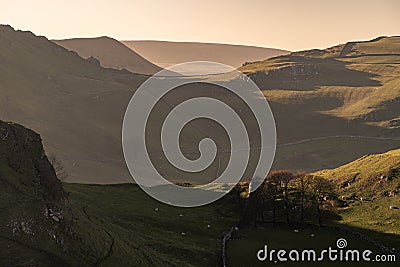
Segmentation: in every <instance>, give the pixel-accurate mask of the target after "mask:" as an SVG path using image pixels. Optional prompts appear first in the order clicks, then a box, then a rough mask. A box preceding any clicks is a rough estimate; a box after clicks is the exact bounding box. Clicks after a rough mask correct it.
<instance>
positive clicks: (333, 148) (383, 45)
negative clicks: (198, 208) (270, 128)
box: [240, 37, 400, 171]
mask: <svg viewBox="0 0 400 267" xmlns="http://www.w3.org/2000/svg"><path fill="white" fill-rule="evenodd" d="M398 63H400V37H382V38H377V39H374V40H371V41H366V42H351V43H347V44H343V45H338V46H335V47H331V48H328V49H325V50H317V49H315V50H308V51H301V52H294V53H291V54H289V55H284V56H279V57H275V58H272V59H268V60H264V61H258V62H253V63H249V64H246V65H245V66H243V67H241V68H240V70H241V71H243V72H245V73H247V74H248V75H249V76H250V77H251V78H252V79H253V80H254V81H255V82H256V83H257V84H258V85H259V87H260V88H262V89H263V92H264V95H265V97H266V98H267V99H268V100H269V102H270V105H271V107H272V110H273V112H274V114H275V118H276V123H277V130H278V139H279V142H280V143H281V144H282V147H281V148H278V159H277V166H279V167H280V168H282V167H283V168H289V169H292V170H296V169H301V167H302V166H303V168H304V169H306V170H309V171H311V170H318V169H322V168H327V166H328V165H330V167H328V168H332V167H338V166H340V165H342V164H345V163H346V162H348V161H350V160H354V159H356V158H358V157H360V156H362V155H364V154H368V153H381V152H384V151H385V150H386V149H395V148H397V147H398V145H399V143H398V140H399V137H400V128H399V124H398V121H399V117H398V116H399V114H400V105H399V101H400V79H399V74H400V68H399V64H398ZM294 129H296V130H294ZM348 135H351V136H354V137H351V136H348ZM329 136H331V137H332V138H326V137H329ZM339 136H342V137H340V138H339ZM346 136H347V137H346ZM355 136H360V137H361V136H363V137H373V138H376V139H371V138H366V139H363V138H356V137H355ZM381 137H388V138H391V139H392V140H390V139H387V140H382V139H379V138H381ZM302 140H306V142H304V143H300V144H297V143H296V142H299V141H300V142H301V141H302ZM291 143H294V144H292V145H286V144H291ZM362 147H363V148H362ZM384 147H385V148H384ZM323 148H329V149H323ZM281 157H284V158H287V159H290V158H292V159H296V160H292V161H290V160H285V161H284V162H285V163H287V164H281V163H282V161H279V158H281ZM345 158H346V159H347V160H342V159H345ZM311 159H312V165H313V167H312V166H310V165H311V164H309V163H310V162H311V161H310V160H311ZM337 160H338V161H337ZM329 162H330V163H329Z"/></svg>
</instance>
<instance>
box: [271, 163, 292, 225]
mask: <svg viewBox="0 0 400 267" xmlns="http://www.w3.org/2000/svg"><path fill="white" fill-rule="evenodd" d="M294 178H295V176H294V175H293V173H291V172H290V171H286V170H280V171H274V172H272V173H271V174H270V175H269V179H268V180H269V181H270V182H271V183H272V184H274V185H275V186H276V190H277V191H278V192H279V193H280V195H281V197H282V199H283V204H284V209H285V217H286V222H287V223H289V221H290V217H289V209H290V207H289V190H290V189H289V183H290V182H291V181H292V180H293V179H294Z"/></svg>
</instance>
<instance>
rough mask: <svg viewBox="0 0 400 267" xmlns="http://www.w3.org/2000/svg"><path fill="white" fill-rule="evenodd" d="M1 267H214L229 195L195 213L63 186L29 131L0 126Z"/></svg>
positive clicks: (124, 188)
mask: <svg viewBox="0 0 400 267" xmlns="http://www.w3.org/2000/svg"><path fill="white" fill-rule="evenodd" d="M0 185H1V186H0V249H1V254H0V265H1V266H182V265H183V266H217V265H218V264H219V262H220V236H221V235H222V233H223V231H225V230H226V229H228V228H229V227H230V226H231V225H232V224H234V223H235V222H236V221H237V220H238V215H237V214H238V208H239V207H238V203H237V201H236V196H235V195H233V194H231V195H229V196H227V197H226V198H225V199H224V200H220V201H218V202H217V203H214V204H212V205H208V206H207V207H202V208H197V209H191V210H188V209H183V208H176V207H171V206H168V205H164V204H161V203H159V202H158V201H156V200H154V199H152V198H151V197H149V196H148V195H146V194H145V193H144V192H143V191H142V190H141V189H140V188H139V187H138V186H136V185H132V184H130V185H129V184H123V185H115V186H112V185H108V186H100V185H98V186H96V185H82V184H81V185H78V184H64V187H65V189H64V188H63V185H62V184H61V182H60V181H59V180H58V179H57V177H56V173H55V171H54V169H53V167H52V165H51V164H50V162H49V160H48V159H47V157H46V154H45V152H44V149H43V146H42V144H41V138H40V136H39V135H38V134H36V133H34V132H33V131H31V130H29V129H26V128H24V127H22V126H19V125H16V124H13V123H4V122H2V121H0Z"/></svg>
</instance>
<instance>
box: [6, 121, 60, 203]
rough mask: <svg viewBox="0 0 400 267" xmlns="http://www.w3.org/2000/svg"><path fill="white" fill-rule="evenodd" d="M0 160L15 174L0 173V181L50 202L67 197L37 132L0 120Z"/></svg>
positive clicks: (57, 201) (58, 201) (56, 201)
mask: <svg viewBox="0 0 400 267" xmlns="http://www.w3.org/2000/svg"><path fill="white" fill-rule="evenodd" d="M0 162H1V163H2V164H6V165H8V166H6V168H8V169H9V171H11V172H12V173H14V174H15V175H16V176H18V179H12V178H10V176H11V177H12V176H13V175H10V176H8V177H7V175H6V174H3V173H0V180H1V181H2V182H7V183H8V184H9V185H10V186H11V187H13V188H14V189H15V190H19V191H21V192H23V193H24V194H26V195H29V196H32V197H36V198H38V199H41V200H43V201H45V202H49V203H53V202H55V203H63V202H64V201H66V200H67V196H66V193H65V191H64V190H63V188H62V184H61V182H60V181H59V180H58V179H57V176H56V173H55V172H54V169H53V166H52V165H51V164H50V162H49V160H48V159H47V157H46V154H45V152H44V149H43V145H42V140H41V138H40V136H39V135H38V134H37V133H35V132H33V131H31V130H28V129H26V128H24V127H22V126H20V125H16V124H11V123H5V122H2V121H0Z"/></svg>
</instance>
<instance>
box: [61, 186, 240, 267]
mask: <svg viewBox="0 0 400 267" xmlns="http://www.w3.org/2000/svg"><path fill="white" fill-rule="evenodd" d="M64 186H65V189H66V190H67V191H69V192H71V195H70V197H71V205H72V208H73V209H75V210H82V209H85V213H86V214H87V215H88V218H89V221H90V224H92V225H87V227H89V228H91V227H93V225H95V227H96V228H101V229H104V230H106V231H107V232H108V233H109V235H110V236H112V238H113V239H114V244H113V249H112V251H113V253H112V254H111V256H109V257H108V258H107V259H105V260H104V261H103V262H102V266H118V265H120V266H121V265H123V266H127V265H130V266H134V265H142V266H169V265H171V266H218V265H219V264H220V240H221V238H222V235H223V232H224V231H226V230H229V228H230V227H231V226H232V225H234V224H236V223H237V221H238V206H237V204H236V203H237V202H236V196H233V195H228V196H227V197H225V198H223V199H222V200H220V201H218V202H216V203H214V204H212V205H207V206H204V207H199V208H191V209H186V208H176V207H171V206H168V205H165V204H162V203H160V202H158V201H156V200H154V199H152V198H151V197H149V196H148V195H146V194H145V193H144V192H143V191H142V190H141V189H140V188H139V187H138V186H135V185H128V184H125V185H107V186H101V185H78V184H64ZM85 207H87V208H85ZM208 225H210V227H208ZM182 233H184V235H183V234H182ZM110 244H111V243H110Z"/></svg>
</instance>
